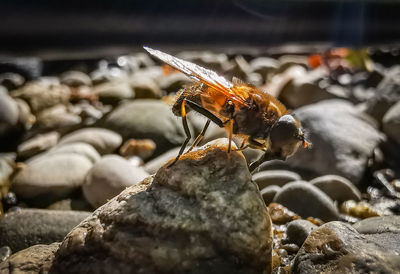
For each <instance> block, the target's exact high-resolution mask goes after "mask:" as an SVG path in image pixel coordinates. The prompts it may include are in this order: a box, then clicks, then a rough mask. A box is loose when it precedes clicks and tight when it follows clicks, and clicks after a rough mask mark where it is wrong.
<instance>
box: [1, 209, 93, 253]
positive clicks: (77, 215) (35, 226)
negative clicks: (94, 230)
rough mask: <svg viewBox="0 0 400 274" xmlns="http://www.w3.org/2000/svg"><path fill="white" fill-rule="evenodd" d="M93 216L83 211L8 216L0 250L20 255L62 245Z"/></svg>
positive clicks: (23, 212)
mask: <svg viewBox="0 0 400 274" xmlns="http://www.w3.org/2000/svg"><path fill="white" fill-rule="evenodd" d="M89 215H90V213H89V212H82V211H58V210H44V209H21V210H18V211H14V212H11V213H7V214H6V215H4V218H3V219H2V220H1V221H0V246H4V245H7V246H9V247H10V248H11V250H12V251H13V252H17V251H20V250H22V249H24V248H27V247H30V246H32V245H36V244H51V243H54V242H59V241H61V240H62V239H63V238H64V237H65V235H67V233H68V232H69V231H70V230H71V229H72V228H74V227H75V226H76V225H78V224H79V223H80V222H81V221H82V220H83V219H85V218H86V217H88V216H89Z"/></svg>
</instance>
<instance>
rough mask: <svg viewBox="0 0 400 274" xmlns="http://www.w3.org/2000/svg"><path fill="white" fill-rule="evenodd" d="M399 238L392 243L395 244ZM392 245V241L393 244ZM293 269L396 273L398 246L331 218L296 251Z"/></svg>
mask: <svg viewBox="0 0 400 274" xmlns="http://www.w3.org/2000/svg"><path fill="white" fill-rule="evenodd" d="M398 243H399V241H397V242H396V243H395V244H396V245H398ZM393 245H394V244H393ZM292 271H293V273H398V272H399V271H400V259H399V250H398V249H397V250H393V249H391V248H389V247H388V246H385V243H382V242H380V241H379V238H378V239H375V240H373V238H372V237H367V235H365V234H361V233H359V232H357V230H355V229H354V228H353V227H352V226H351V225H349V224H346V223H342V222H330V223H327V224H325V225H323V226H321V227H319V228H318V229H315V230H314V231H313V232H312V233H311V234H310V235H309V236H308V238H307V239H306V241H305V242H304V244H303V246H302V247H301V249H300V250H299V252H298V253H297V255H296V257H295V260H294V264H293V267H292Z"/></svg>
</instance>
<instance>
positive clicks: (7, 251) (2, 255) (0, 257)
mask: <svg viewBox="0 0 400 274" xmlns="http://www.w3.org/2000/svg"><path fill="white" fill-rule="evenodd" d="M11 253H12V251H11V248H10V247H9V246H2V247H0V263H2V262H4V261H5V260H7V259H8V258H9V257H10V256H11ZM0 269H1V268H0Z"/></svg>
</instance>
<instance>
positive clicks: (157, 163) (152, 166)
mask: <svg viewBox="0 0 400 274" xmlns="http://www.w3.org/2000/svg"><path fill="white" fill-rule="evenodd" d="M179 150H180V147H175V148H173V149H170V150H168V151H167V152H164V153H163V154H161V155H160V156H158V157H156V158H154V159H151V160H150V161H148V162H147V163H146V164H145V165H144V170H146V171H147V172H148V173H149V174H154V173H156V172H157V170H158V169H159V168H160V167H161V166H162V165H163V164H165V162H167V161H168V160H170V159H173V158H175V157H176V156H177V155H178V153H179Z"/></svg>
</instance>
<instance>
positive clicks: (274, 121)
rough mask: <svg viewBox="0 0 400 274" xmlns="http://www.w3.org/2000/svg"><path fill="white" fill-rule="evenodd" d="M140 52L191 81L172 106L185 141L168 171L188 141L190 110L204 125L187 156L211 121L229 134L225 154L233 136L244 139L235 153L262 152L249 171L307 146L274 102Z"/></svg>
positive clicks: (187, 66) (163, 57) (213, 76)
mask: <svg viewBox="0 0 400 274" xmlns="http://www.w3.org/2000/svg"><path fill="white" fill-rule="evenodd" d="M144 49H145V50H146V51H148V52H149V53H150V54H151V55H153V56H155V57H157V58H158V59H160V60H161V61H163V62H165V63H167V64H168V65H170V66H171V67H173V68H174V69H176V70H178V71H181V72H183V73H184V74H186V75H187V76H189V77H190V78H192V79H193V80H194V83H193V84H192V85H190V86H187V87H184V88H183V89H181V90H180V91H179V92H178V95H177V99H176V102H175V103H174V105H173V107H172V111H173V113H174V114H175V115H176V116H180V117H182V124H183V128H184V131H185V134H186V139H185V141H184V142H183V144H182V146H181V149H180V151H179V153H178V155H177V156H176V158H175V160H174V161H173V162H171V164H170V165H169V167H170V166H172V165H174V164H175V163H176V162H177V161H178V160H179V157H180V156H181V155H182V154H183V152H184V150H185V148H186V146H187V144H188V142H189V141H190V139H191V134H190V130H189V127H188V124H187V119H186V115H187V113H188V112H189V111H191V110H193V111H196V112H198V113H200V114H202V115H204V116H205V117H206V118H207V122H206V123H205V125H204V128H203V130H202V131H201V133H200V134H199V136H197V138H196V139H195V141H194V142H193V144H192V146H191V147H190V148H189V149H188V152H189V151H191V150H192V149H193V148H194V147H195V146H197V145H198V144H199V143H200V141H201V139H202V138H203V136H204V134H205V132H206V130H207V128H208V126H209V125H210V122H214V123H215V124H217V125H218V126H219V127H221V128H225V130H226V131H227V135H228V138H229V143H228V153H229V152H230V151H231V141H232V136H233V135H235V136H237V137H240V138H242V144H241V146H240V147H239V148H238V149H236V150H243V149H246V148H248V147H250V148H255V149H260V150H262V151H264V153H263V155H262V156H261V157H260V158H259V159H258V160H257V161H255V162H253V163H252V164H251V165H250V166H249V170H250V171H253V170H254V169H255V168H257V167H258V166H259V165H260V164H261V163H262V162H263V161H266V160H271V159H281V160H286V158H287V157H289V156H291V155H293V154H294V153H295V152H296V151H297V149H298V148H299V147H300V146H303V147H304V148H308V147H310V146H311V143H310V142H308V141H307V140H306V138H305V136H304V133H303V130H302V127H301V125H300V121H299V120H298V119H297V118H296V117H295V116H294V115H291V114H290V112H289V111H288V110H287V109H286V107H285V106H284V105H283V104H282V103H280V102H279V101H278V99H276V98H275V97H273V96H271V95H269V94H268V93H265V92H263V91H261V90H259V89H258V88H256V87H255V86H253V85H250V84H247V83H245V82H243V81H241V80H239V79H238V78H235V77H234V78H233V79H232V82H230V81H228V80H226V79H225V78H224V77H222V76H219V75H218V74H217V73H216V72H214V71H211V70H208V69H205V68H203V67H201V66H198V65H196V64H193V63H191V62H188V61H184V60H181V59H179V58H177V57H174V56H171V55H169V54H166V53H164V52H161V51H159V50H154V49H151V48H148V47H144Z"/></svg>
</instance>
